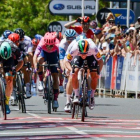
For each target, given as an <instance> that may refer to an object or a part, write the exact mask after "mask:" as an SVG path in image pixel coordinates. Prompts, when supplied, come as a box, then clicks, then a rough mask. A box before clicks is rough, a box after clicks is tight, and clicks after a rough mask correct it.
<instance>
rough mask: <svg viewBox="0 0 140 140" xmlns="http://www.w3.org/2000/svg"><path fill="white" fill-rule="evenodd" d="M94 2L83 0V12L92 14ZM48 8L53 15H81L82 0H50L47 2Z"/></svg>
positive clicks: (94, 9)
mask: <svg viewBox="0 0 140 140" xmlns="http://www.w3.org/2000/svg"><path fill="white" fill-rule="evenodd" d="M95 5H96V2H95V1H93V0H92V1H91V0H85V1H84V14H85V15H94V14H95V12H96V8H95ZM49 10H50V12H51V13H52V14H54V15H81V12H82V0H52V1H50V3H49Z"/></svg>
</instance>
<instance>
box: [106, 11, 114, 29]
mask: <svg viewBox="0 0 140 140" xmlns="http://www.w3.org/2000/svg"><path fill="white" fill-rule="evenodd" d="M112 26H115V17H114V15H113V13H108V15H107V18H106V23H105V24H104V25H103V29H104V28H105V27H110V28H111V27H112Z"/></svg>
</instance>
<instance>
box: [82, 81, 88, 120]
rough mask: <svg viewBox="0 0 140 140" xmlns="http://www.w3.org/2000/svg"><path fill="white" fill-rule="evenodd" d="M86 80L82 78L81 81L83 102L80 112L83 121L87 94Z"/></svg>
mask: <svg viewBox="0 0 140 140" xmlns="http://www.w3.org/2000/svg"><path fill="white" fill-rule="evenodd" d="M86 86H87V80H86V79H84V83H83V104H82V114H81V121H83V122H84V120H85V115H86V114H85V110H86V109H85V108H86V95H87V88H86Z"/></svg>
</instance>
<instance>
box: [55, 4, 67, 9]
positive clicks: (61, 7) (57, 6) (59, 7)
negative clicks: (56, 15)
mask: <svg viewBox="0 0 140 140" xmlns="http://www.w3.org/2000/svg"><path fill="white" fill-rule="evenodd" d="M53 8H54V9H55V10H63V9H64V8H65V6H64V5H63V4H55V5H54V6H53Z"/></svg>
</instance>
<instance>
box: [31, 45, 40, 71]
mask: <svg viewBox="0 0 140 140" xmlns="http://www.w3.org/2000/svg"><path fill="white" fill-rule="evenodd" d="M41 50H42V47H41V46H39V45H38V46H37V48H36V50H35V54H34V57H33V64H34V68H35V70H36V69H37V57H38V55H39V54H40V53H41Z"/></svg>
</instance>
